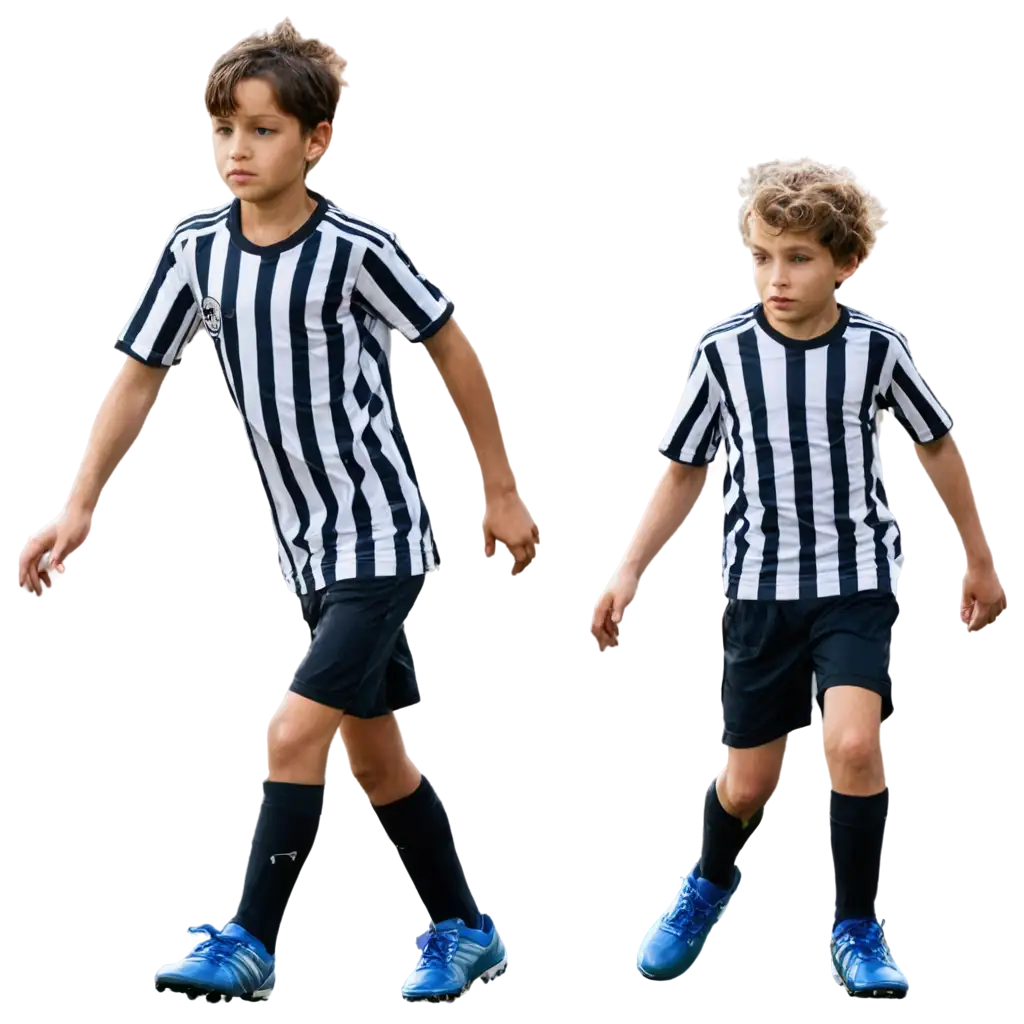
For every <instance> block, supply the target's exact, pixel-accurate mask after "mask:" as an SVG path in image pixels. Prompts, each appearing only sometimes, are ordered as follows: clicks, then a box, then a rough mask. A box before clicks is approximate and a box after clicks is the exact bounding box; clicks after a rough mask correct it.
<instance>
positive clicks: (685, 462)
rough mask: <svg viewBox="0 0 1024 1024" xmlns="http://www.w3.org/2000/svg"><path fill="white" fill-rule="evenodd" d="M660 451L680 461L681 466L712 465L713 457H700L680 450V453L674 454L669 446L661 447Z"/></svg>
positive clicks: (670, 458) (666, 456) (672, 460)
mask: <svg viewBox="0 0 1024 1024" xmlns="http://www.w3.org/2000/svg"><path fill="white" fill-rule="evenodd" d="M658 451H660V452H661V454H662V455H664V456H665V458H666V459H669V460H670V461H671V462H678V463H679V465H681V466H695V467H700V466H710V465H711V459H698V458H697V457H696V455H687V454H686V453H685V452H680V453H679V454H678V455H673V454H672V453H671V452H670V451H669V450H668V449H667V448H659V449H658Z"/></svg>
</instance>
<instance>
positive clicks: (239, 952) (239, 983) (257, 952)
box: [156, 922, 274, 1003]
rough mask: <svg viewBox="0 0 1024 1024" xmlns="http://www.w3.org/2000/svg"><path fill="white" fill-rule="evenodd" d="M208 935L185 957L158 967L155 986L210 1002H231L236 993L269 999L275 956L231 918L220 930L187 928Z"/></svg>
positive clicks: (243, 996) (249, 997) (205, 925)
mask: <svg viewBox="0 0 1024 1024" xmlns="http://www.w3.org/2000/svg"><path fill="white" fill-rule="evenodd" d="M189 931H190V932H206V933H207V934H208V935H209V936H210V937H209V938H208V939H205V940H204V941H203V942H200V943H199V945H198V946H196V948H195V949H193V950H192V952H191V953H189V955H188V956H187V957H185V959H184V960H179V961H178V962H177V963H176V964H167V965H166V966H164V967H161V968H160V970H159V971H157V974H156V990H157V992H163V990H164V989H165V988H169V989H170V990H171V991H172V992H184V993H185V995H187V996H188V997H189V999H195V998H197V997H198V996H206V998H207V1001H208V1002H211V1003H217V1002H220V1000H221V997H223V998H224V1001H225V1002H230V1001H231V999H232V998H234V997H235V996H239V997H240V998H241V999H246V1000H248V1001H249V1002H255V1001H256V1000H257V999H269V998H270V993H271V992H273V991H274V958H273V956H272V955H271V954H270V953H268V952H267V950H266V947H265V946H264V945H263V943H262V942H260V940H259V939H257V938H256V937H255V936H253V935H250V934H249V933H248V932H247V931H246V930H245V929H244V928H243V927H242V926H241V925H239V924H235V923H234V922H231V923H230V924H228V925H226V926H225V928H224V931H222V932H219V931H217V929H216V928H214V927H213V925H209V924H203V925H200V926H199V927H198V928H189Z"/></svg>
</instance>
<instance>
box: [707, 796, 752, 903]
mask: <svg viewBox="0 0 1024 1024" xmlns="http://www.w3.org/2000/svg"><path fill="white" fill-rule="evenodd" d="M717 781H718V780H717V779H716V780H715V782H712V783H711V788H710V789H709V790H708V795H707V796H706V797H705V798H704V846H703V849H702V850H701V854H700V877H701V878H706V879H707V880H708V881H709V882H710V883H711V884H712V885H717V886H718V887H719V888H720V889H731V888H732V879H733V867H734V866H735V864H736V857H737V856H738V855H739V852H740V850H742V849H743V844H744V843H745V842H746V841H747V840H748V839H749V838H750V837H751V836H752V835H753V834H754V829H756V828H757V826H758V825H760V824H761V818H762V817H763V816H764V810H763V809H761V808H759V809H758V810H757V812H756V813H755V814H753V815H751V817H750V820H749V821H747V822H746V823H745V824H744V822H742V821H740V819H739V818H736V817H733V815H731V814H730V813H729V812H728V811H727V810H726V809H725V808H724V807H723V806H722V802H721V800H719V799H718V789H717Z"/></svg>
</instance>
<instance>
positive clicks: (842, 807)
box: [830, 789, 889, 924]
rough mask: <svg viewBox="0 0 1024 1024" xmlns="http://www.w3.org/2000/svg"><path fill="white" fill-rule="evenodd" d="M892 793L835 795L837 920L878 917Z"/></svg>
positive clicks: (886, 790) (834, 838)
mask: <svg viewBox="0 0 1024 1024" xmlns="http://www.w3.org/2000/svg"><path fill="white" fill-rule="evenodd" d="M888 810H889V790H888V789H883V790H882V792H881V793H876V794H875V795H874V796H843V794H841V793H836V792H835V791H834V790H833V792H832V809H831V814H830V818H831V821H832V860H833V862H834V864H835V869H836V920H835V923H836V924H838V923H839V922H840V921H845V920H846V919H847V918H850V917H874V916H875V894H876V893H877V892H878V868H879V865H880V864H881V861H882V834H883V833H884V832H885V816H886V813H887V812H888Z"/></svg>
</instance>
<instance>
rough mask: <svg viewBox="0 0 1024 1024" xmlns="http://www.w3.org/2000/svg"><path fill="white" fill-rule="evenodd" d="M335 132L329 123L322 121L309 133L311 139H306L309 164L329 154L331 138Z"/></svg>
mask: <svg viewBox="0 0 1024 1024" xmlns="http://www.w3.org/2000/svg"><path fill="white" fill-rule="evenodd" d="M333 132H334V129H333V128H332V127H331V124H330V122H329V121H321V122H320V123H319V124H318V125H317V126H316V127H315V128H314V129H313V130H312V131H311V132H310V133H309V138H308V139H306V162H307V163H309V162H310V161H312V160H319V159H320V157H322V156H323V155H324V153H326V152H327V147H328V146H329V145H330V144H331V136H332V134H333Z"/></svg>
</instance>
